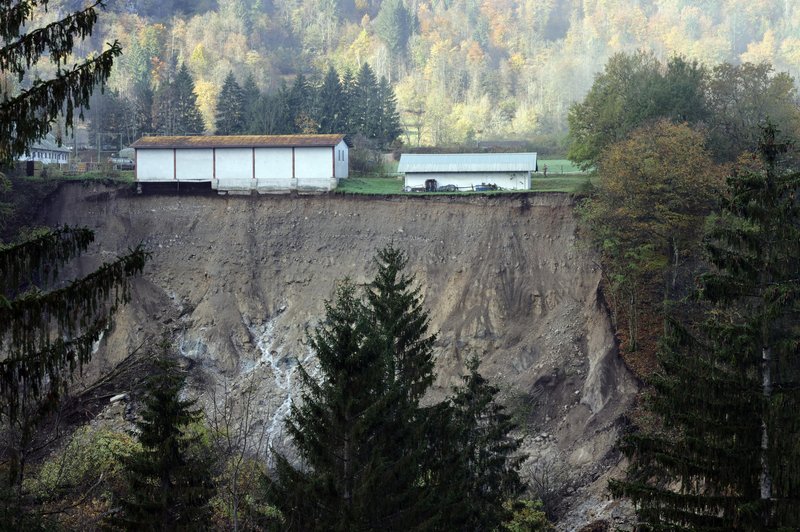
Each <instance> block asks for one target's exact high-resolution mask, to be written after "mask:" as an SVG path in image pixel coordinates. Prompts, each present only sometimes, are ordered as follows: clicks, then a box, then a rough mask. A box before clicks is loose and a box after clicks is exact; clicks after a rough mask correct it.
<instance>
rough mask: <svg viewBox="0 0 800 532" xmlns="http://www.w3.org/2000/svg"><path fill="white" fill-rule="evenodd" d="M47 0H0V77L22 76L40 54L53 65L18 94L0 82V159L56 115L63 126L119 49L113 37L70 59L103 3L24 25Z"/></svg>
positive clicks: (10, 156)
mask: <svg viewBox="0 0 800 532" xmlns="http://www.w3.org/2000/svg"><path fill="white" fill-rule="evenodd" d="M48 3H49V1H48V0H37V1H33V0H20V1H18V2H8V1H6V2H0V21H2V22H0V77H2V76H3V75H5V74H6V73H7V74H9V75H11V76H14V77H16V79H17V80H18V81H19V82H22V81H23V80H24V79H25V74H26V73H27V72H28V71H29V70H30V69H31V68H32V67H33V66H34V65H36V64H37V63H39V61H41V60H42V59H47V61H49V62H50V63H52V64H53V65H55V67H56V69H57V73H56V75H55V76H54V77H52V78H50V79H46V80H42V79H38V77H37V79H36V80H33V81H32V83H31V85H30V87H29V88H28V89H27V90H23V91H21V92H20V93H18V94H14V93H11V92H8V90H9V87H11V86H12V84H2V85H0V165H3V164H8V163H10V162H11V161H13V160H14V158H15V157H17V156H19V155H21V154H23V153H25V151H26V150H27V149H28V148H29V146H30V145H31V144H32V143H33V142H35V141H36V140H38V139H41V138H43V137H44V136H45V135H47V133H49V132H50V130H51V128H52V124H53V122H54V121H55V120H56V118H58V117H59V116H62V115H63V117H64V119H65V123H66V126H67V128H66V129H67V131H69V129H71V128H72V123H73V118H74V113H75V109H81V108H83V107H85V106H86V105H87V104H88V103H89V98H90V97H91V95H92V92H93V90H94V87H95V84H98V83H99V84H101V85H102V84H103V83H105V81H106V80H107V79H108V77H109V76H110V75H111V67H112V65H113V62H114V58H116V57H118V56H119V55H120V54H121V53H122V49H121V48H120V46H119V43H118V42H117V41H114V43H112V44H111V45H110V47H109V48H108V49H107V50H105V51H102V52H100V53H98V54H97V55H94V56H92V57H90V58H88V59H85V60H83V61H78V62H76V61H75V59H74V58H73V57H72V49H73V47H74V45H75V41H76V40H83V39H85V38H86V37H88V36H89V35H91V33H92V30H93V28H94V25H95V24H96V23H97V16H98V15H97V11H98V8H102V7H104V3H105V2H104V1H102V0H98V1H95V2H92V3H90V5H89V6H88V7H86V8H84V9H82V10H80V11H76V12H74V13H71V14H69V15H67V16H66V17H64V18H61V19H59V20H56V21H55V22H53V23H51V24H48V25H47V26H45V27H43V28H41V29H37V30H35V31H26V30H27V29H28V27H29V26H30V23H31V22H32V21H33V20H35V18H36V17H38V16H40V15H42V14H44V13H45V12H46V11H47V6H48ZM26 26H27V27H26ZM67 62H69V64H71V65H73V66H69V65H68V64H67Z"/></svg>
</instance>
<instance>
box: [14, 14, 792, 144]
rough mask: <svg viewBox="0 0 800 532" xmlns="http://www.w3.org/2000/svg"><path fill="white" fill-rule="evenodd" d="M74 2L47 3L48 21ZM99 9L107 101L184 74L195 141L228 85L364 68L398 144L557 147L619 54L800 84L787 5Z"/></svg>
mask: <svg viewBox="0 0 800 532" xmlns="http://www.w3.org/2000/svg"><path fill="white" fill-rule="evenodd" d="M79 3H80V2H78V1H77V0H62V1H60V2H52V3H51V6H52V8H51V16H53V17H55V16H57V15H58V14H59V13H63V12H65V10H66V9H67V8H70V7H75V5H76V4H79ZM108 10H109V13H107V14H106V15H104V16H103V17H102V20H101V23H100V25H99V31H97V32H96V33H95V35H94V36H93V44H94V45H95V46H99V45H101V44H103V43H105V42H106V41H111V40H113V39H119V40H120V43H121V45H122V48H123V51H124V55H123V57H122V58H121V59H120V60H118V61H117V62H115V73H114V76H113V78H112V83H111V86H112V88H113V89H115V90H117V91H119V93H120V95H121V96H123V97H125V98H128V99H130V100H131V101H136V99H137V98H142V97H143V96H142V94H141V93H142V88H143V87H148V88H150V89H152V90H154V91H157V90H158V88H159V87H160V86H162V85H163V84H165V83H169V81H170V80H171V79H172V77H173V76H174V75H175V73H176V72H177V70H178V68H179V67H180V65H182V64H186V65H187V66H188V69H189V72H190V73H191V75H192V77H193V78H194V82H195V92H196V94H197V97H198V105H199V107H200V110H201V113H202V116H203V121H204V125H205V130H206V131H207V132H213V131H215V130H216V123H215V122H216V120H215V111H216V105H217V100H218V96H219V93H220V91H221V90H222V87H223V82H224V80H225V78H226V76H227V75H228V74H229V73H230V72H233V74H234V76H235V78H236V79H237V81H238V83H239V84H240V85H243V84H244V83H245V82H246V81H247V79H248V77H250V76H252V77H253V80H254V82H255V85H256V86H257V87H258V89H259V90H260V91H261V92H264V93H276V92H277V91H278V90H279V89H280V88H281V86H282V84H283V83H286V85H287V86H291V85H292V83H293V82H294V80H295V76H296V75H298V74H303V75H304V76H306V78H307V79H308V80H310V82H312V83H313V82H317V83H321V82H322V79H323V77H324V74H325V73H326V72H327V71H328V69H329V67H331V66H332V67H334V68H335V69H336V71H337V72H339V73H340V74H341V75H344V73H345V72H346V71H349V72H350V73H351V75H352V76H355V75H356V73H357V72H358V70H359V68H360V67H361V66H362V65H363V64H364V63H368V64H369V65H370V66H371V67H372V69H373V71H374V72H375V74H376V77H377V79H378V80H380V78H381V77H386V79H387V80H388V81H389V82H390V83H391V85H392V86H393V87H394V90H395V92H396V96H397V102H398V110H399V111H400V117H401V121H402V126H403V130H404V134H403V135H402V136H401V138H402V140H403V141H404V142H406V143H407V144H412V145H415V144H417V143H418V142H421V143H423V144H446V143H460V142H464V141H469V140H471V139H484V138H500V137H502V138H522V137H524V138H531V137H532V136H541V135H552V136H554V137H559V138H560V137H562V136H563V134H564V133H566V130H567V120H566V119H567V111H568V109H569V106H570V104H571V103H573V102H575V101H579V100H581V99H582V98H583V96H584V94H585V93H586V91H587V90H588V89H589V87H590V86H591V84H592V81H593V78H594V75H595V73H597V72H598V71H600V70H601V69H602V67H603V65H604V64H605V63H606V61H607V59H608V58H609V57H611V56H612V55H613V54H614V53H616V52H620V51H626V52H632V51H635V50H638V49H645V50H652V51H653V52H654V53H655V55H656V57H657V58H659V59H661V60H667V59H669V58H670V57H671V56H672V55H675V54H680V55H684V56H685V57H686V58H687V59H697V60H699V61H700V62H701V63H703V64H706V65H708V66H709V67H712V66H714V65H717V64H719V63H721V62H731V63H734V64H736V63H739V62H753V63H758V62H762V61H767V62H769V63H771V64H772V65H773V66H774V67H775V69H776V71H786V72H788V73H789V74H790V75H792V76H793V77H795V78H797V76H798V74H800V5H799V4H797V3H796V2H791V1H788V0H719V1H714V2H708V1H705V0H537V1H531V0H442V1H437V0H405V1H404V0H385V1H380V0H217V1H214V0H202V1H187V0H169V1H160V2H156V1H154V0H125V1H123V0H116V1H113V2H109V6H108ZM76 51H77V52H81V51H85V50H76ZM31 75H32V76H35V75H36V72H32V73H31ZM15 81H16V80H5V82H6V83H8V82H15ZM145 97H146V95H145Z"/></svg>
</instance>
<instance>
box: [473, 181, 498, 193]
mask: <svg viewBox="0 0 800 532" xmlns="http://www.w3.org/2000/svg"><path fill="white" fill-rule="evenodd" d="M475 190H476V191H477V192H486V191H489V190H497V185H495V184H494V183H481V184H480V185H475Z"/></svg>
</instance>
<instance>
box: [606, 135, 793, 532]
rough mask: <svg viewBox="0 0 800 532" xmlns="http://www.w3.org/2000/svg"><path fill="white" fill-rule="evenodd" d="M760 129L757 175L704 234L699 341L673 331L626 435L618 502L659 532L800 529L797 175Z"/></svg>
mask: <svg viewBox="0 0 800 532" xmlns="http://www.w3.org/2000/svg"><path fill="white" fill-rule="evenodd" d="M775 136H776V132H775V130H774V129H773V128H771V127H770V128H767V129H766V130H765V133H764V139H763V141H762V144H761V147H760V152H761V157H762V167H763V168H762V169H760V170H757V171H754V170H751V169H747V168H743V169H742V170H740V171H738V172H736V173H734V174H733V175H732V176H731V177H730V178H729V179H728V187H729V193H728V195H727V198H726V200H725V203H724V207H723V210H722V212H721V213H720V215H719V217H718V218H716V219H715V220H714V221H713V224H712V228H711V230H710V232H709V234H708V237H707V238H708V256H709V261H710V262H711V265H712V266H713V270H712V271H711V272H710V273H709V274H706V275H704V276H703V277H702V278H701V280H700V286H701V296H702V299H703V300H704V302H705V303H706V304H708V305H710V310H709V311H708V312H707V316H706V320H705V321H704V322H703V323H702V325H701V327H700V330H699V331H692V330H691V329H690V328H689V327H688V326H686V325H684V324H679V323H673V324H672V327H671V334H670V335H668V336H667V337H666V339H665V341H664V345H663V348H662V350H661V355H660V357H661V362H662V372H661V373H660V374H659V375H658V376H657V378H656V379H655V380H654V386H655V394H654V398H653V401H652V409H653V411H654V413H656V414H657V415H658V416H659V418H660V419H661V422H662V425H661V427H660V428H659V429H658V430H654V429H651V430H649V431H639V432H635V433H633V434H631V435H630V436H629V437H628V438H627V439H626V441H625V444H624V446H623V448H624V450H625V452H626V453H627V454H628V455H630V456H631V457H632V459H633V462H632V466H631V468H630V469H629V472H628V478H627V480H626V481H624V482H616V483H612V490H613V491H615V492H616V493H617V494H624V495H627V496H629V497H631V498H632V499H633V500H634V502H635V503H636V504H637V506H638V511H639V516H640V518H641V519H642V521H644V522H645V523H647V524H648V526H651V527H653V528H659V529H667V528H670V529H671V528H675V527H686V528H691V529H697V530H731V529H743V530H776V529H786V530H790V529H798V528H800V447H798V445H797V442H798V440H800V414H799V413H798V412H800V356H798V355H799V354H800V348H799V347H798V346H800V205H798V201H797V198H798V195H800V173H798V172H786V171H783V170H781V167H780V164H779V163H780V158H781V156H782V154H783V153H785V152H786V149H787V146H786V145H784V144H781V143H779V142H777V141H776V139H775Z"/></svg>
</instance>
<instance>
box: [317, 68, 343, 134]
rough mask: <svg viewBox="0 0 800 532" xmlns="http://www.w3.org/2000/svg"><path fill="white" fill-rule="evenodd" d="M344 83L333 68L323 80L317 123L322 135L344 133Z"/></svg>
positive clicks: (329, 69)
mask: <svg viewBox="0 0 800 532" xmlns="http://www.w3.org/2000/svg"><path fill="white" fill-rule="evenodd" d="M343 100H344V98H343V92H342V83H341V82H340V81H339V74H337V73H336V70H335V69H334V68H333V67H332V66H331V67H329V68H328V72H327V73H326V74H325V78H324V79H323V80H322V85H321V86H320V88H319V94H318V104H317V117H316V120H317V123H318V124H319V132H320V133H342V132H344V131H345V130H344V121H343V120H342V118H343V116H342V111H343V109H342V106H343V104H344V102H343Z"/></svg>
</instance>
